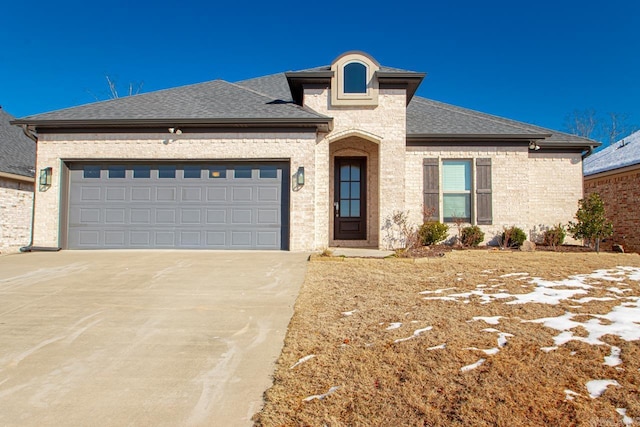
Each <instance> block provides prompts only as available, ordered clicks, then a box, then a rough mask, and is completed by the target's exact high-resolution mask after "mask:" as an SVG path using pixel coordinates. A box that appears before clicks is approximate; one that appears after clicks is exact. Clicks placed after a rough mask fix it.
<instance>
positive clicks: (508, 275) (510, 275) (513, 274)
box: [500, 273, 529, 277]
mask: <svg viewBox="0 0 640 427" xmlns="http://www.w3.org/2000/svg"><path fill="white" fill-rule="evenodd" d="M528 275H529V273H508V274H503V275H502V276H500V277H515V276H528Z"/></svg>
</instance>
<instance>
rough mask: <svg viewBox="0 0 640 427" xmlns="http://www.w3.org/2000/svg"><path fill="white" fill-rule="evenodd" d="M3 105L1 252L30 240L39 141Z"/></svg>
mask: <svg viewBox="0 0 640 427" xmlns="http://www.w3.org/2000/svg"><path fill="white" fill-rule="evenodd" d="M13 119H14V117H13V116H11V115H10V114H8V113H7V112H6V111H4V110H3V109H2V108H1V107H0V252H2V253H4V252H14V251H16V250H18V248H20V247H21V246H26V245H28V244H29V240H30V236H31V210H32V207H33V182H34V178H33V172H34V166H35V158H36V145H35V143H34V142H33V141H32V140H31V139H29V138H28V137H27V136H26V135H25V134H24V133H23V132H22V130H20V128H17V127H15V126H11V124H10V121H11V120H13Z"/></svg>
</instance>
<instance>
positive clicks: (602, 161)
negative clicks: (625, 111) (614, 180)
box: [583, 130, 640, 176]
mask: <svg viewBox="0 0 640 427" xmlns="http://www.w3.org/2000/svg"><path fill="white" fill-rule="evenodd" d="M638 164H640V130H639V131H637V132H635V133H632V134H631V135H629V136H627V137H626V138H622V139H621V140H620V141H618V142H616V143H614V144H611V145H610V146H608V147H607V148H603V149H602V150H600V151H598V152H597V153H593V154H592V155H590V156H589V157H587V158H586V159H584V162H583V173H584V175H585V176H589V175H595V174H597V173H600V172H608V171H612V170H615V169H620V168H624V167H627V166H633V165H638Z"/></svg>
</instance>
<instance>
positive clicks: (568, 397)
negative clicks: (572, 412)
mask: <svg viewBox="0 0 640 427" xmlns="http://www.w3.org/2000/svg"><path fill="white" fill-rule="evenodd" d="M564 394H565V398H564V400H573V399H575V396H580V393H576V392H575V391H573V390H569V389H568V388H567V389H565V390H564Z"/></svg>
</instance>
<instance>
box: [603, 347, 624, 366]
mask: <svg viewBox="0 0 640 427" xmlns="http://www.w3.org/2000/svg"><path fill="white" fill-rule="evenodd" d="M620 352H621V350H620V347H616V346H614V345H612V346H611V354H609V355H608V356H605V357H604V364H605V365H607V366H618V365H620V364H622V359H620Z"/></svg>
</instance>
